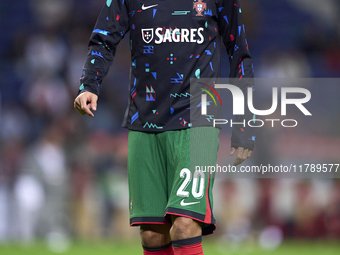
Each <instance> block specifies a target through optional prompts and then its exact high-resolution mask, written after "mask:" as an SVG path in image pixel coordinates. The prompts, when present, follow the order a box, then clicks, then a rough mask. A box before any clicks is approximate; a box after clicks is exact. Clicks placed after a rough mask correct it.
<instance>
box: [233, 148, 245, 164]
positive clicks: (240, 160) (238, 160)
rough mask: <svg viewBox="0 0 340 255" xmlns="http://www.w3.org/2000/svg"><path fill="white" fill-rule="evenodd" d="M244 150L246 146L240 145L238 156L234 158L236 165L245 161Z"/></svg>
mask: <svg viewBox="0 0 340 255" xmlns="http://www.w3.org/2000/svg"><path fill="white" fill-rule="evenodd" d="M243 151H244V148H243V147H238V148H237V155H236V158H235V160H234V166H237V165H239V164H241V163H242V162H243V159H242V157H243Z"/></svg>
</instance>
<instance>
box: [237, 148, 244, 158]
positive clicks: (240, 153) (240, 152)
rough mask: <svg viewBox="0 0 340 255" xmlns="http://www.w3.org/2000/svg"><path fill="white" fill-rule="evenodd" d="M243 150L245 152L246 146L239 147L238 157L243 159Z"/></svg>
mask: <svg viewBox="0 0 340 255" xmlns="http://www.w3.org/2000/svg"><path fill="white" fill-rule="evenodd" d="M243 152H244V148H243V147H238V148H237V157H238V158H240V159H242V158H243Z"/></svg>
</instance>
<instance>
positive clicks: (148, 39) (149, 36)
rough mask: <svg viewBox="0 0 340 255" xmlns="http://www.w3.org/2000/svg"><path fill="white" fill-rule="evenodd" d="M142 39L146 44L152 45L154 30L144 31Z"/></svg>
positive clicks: (147, 29)
mask: <svg viewBox="0 0 340 255" xmlns="http://www.w3.org/2000/svg"><path fill="white" fill-rule="evenodd" d="M142 38H143V41H144V42H145V43H150V42H151V41H152V39H153V28H146V29H142Z"/></svg>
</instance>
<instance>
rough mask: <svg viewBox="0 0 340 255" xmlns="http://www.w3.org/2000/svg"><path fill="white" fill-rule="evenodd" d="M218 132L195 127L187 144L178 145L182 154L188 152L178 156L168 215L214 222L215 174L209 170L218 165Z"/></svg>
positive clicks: (175, 162) (215, 129)
mask: <svg viewBox="0 0 340 255" xmlns="http://www.w3.org/2000/svg"><path fill="white" fill-rule="evenodd" d="M218 135H219V129H217V128H213V127H198V128H191V129H190V133H189V136H190V139H189V141H188V140H186V143H187V144H180V141H178V142H177V143H178V145H177V146H178V147H180V148H179V149H178V150H177V151H178V153H180V154H181V155H182V154H186V155H182V156H181V155H176V156H175V157H176V158H177V160H176V161H174V163H173V166H172V168H173V180H172V188H171V193H170V197H169V202H168V206H167V218H169V216H168V215H178V216H184V217H189V218H192V219H194V220H196V221H199V222H201V223H202V224H203V226H206V225H213V224H214V222H215V219H214V217H213V214H212V207H213V199H212V187H213V182H214V173H213V172H212V171H209V169H210V168H209V167H211V166H216V159H217V152H218V147H219V139H218ZM182 140H183V141H184V140H185V139H182ZM188 143H189V144H188ZM204 169H205V170H204ZM196 170H197V171H196ZM198 170H203V171H198ZM210 228H211V229H213V228H214V227H213V226H210Z"/></svg>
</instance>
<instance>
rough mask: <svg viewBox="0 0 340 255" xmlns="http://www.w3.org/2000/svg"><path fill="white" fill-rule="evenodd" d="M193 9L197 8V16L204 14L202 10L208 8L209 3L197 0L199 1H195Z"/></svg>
mask: <svg viewBox="0 0 340 255" xmlns="http://www.w3.org/2000/svg"><path fill="white" fill-rule="evenodd" d="M193 9H196V12H197V14H196V16H203V15H202V12H203V11H204V10H206V9H207V4H206V3H203V0H197V2H194V7H193Z"/></svg>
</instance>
